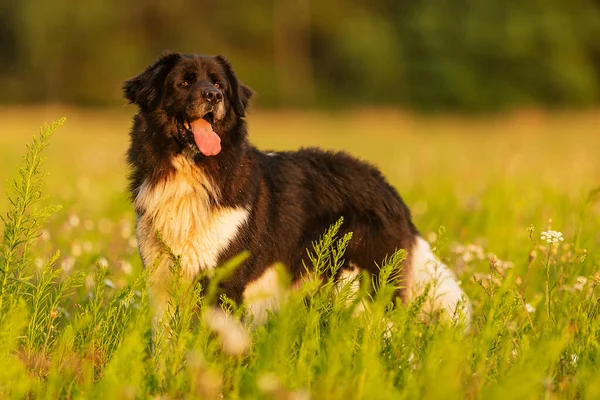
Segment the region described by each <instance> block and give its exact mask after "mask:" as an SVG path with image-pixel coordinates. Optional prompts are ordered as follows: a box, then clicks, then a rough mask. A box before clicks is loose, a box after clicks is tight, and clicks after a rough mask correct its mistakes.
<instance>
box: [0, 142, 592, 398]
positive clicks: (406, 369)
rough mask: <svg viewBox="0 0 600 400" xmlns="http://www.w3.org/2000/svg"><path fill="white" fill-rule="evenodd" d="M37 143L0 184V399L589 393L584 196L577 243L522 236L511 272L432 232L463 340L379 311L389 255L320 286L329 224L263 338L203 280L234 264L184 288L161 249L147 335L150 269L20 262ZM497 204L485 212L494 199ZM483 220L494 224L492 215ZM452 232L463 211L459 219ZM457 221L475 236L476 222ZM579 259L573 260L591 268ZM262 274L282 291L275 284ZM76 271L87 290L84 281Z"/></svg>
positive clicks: (438, 326) (389, 275)
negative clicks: (466, 315)
mask: <svg viewBox="0 0 600 400" xmlns="http://www.w3.org/2000/svg"><path fill="white" fill-rule="evenodd" d="M44 132H45V131H43V132H42V135H41V136H40V138H36V139H35V140H34V145H32V146H30V147H29V153H28V155H27V156H26V157H25V158H24V160H25V161H24V164H23V165H24V167H22V168H21V171H24V172H22V173H20V177H19V178H17V179H16V180H15V182H14V183H13V185H12V186H13V187H17V188H27V187H28V185H26V184H25V183H24V182H25V181H29V182H34V183H35V184H29V187H30V189H26V190H21V189H19V191H18V192H16V193H17V194H16V195H13V196H12V197H11V204H12V205H13V206H12V207H11V209H10V211H9V213H8V217H7V218H5V234H4V237H5V239H4V243H5V245H4V247H3V253H2V259H1V260H2V263H3V265H4V266H5V268H4V270H3V271H5V273H6V272H8V273H9V275H7V276H8V277H9V278H7V282H8V283H7V284H5V286H3V288H4V293H5V294H4V304H3V312H2V314H1V315H0V363H1V364H2V365H3V368H2V369H0V397H1V398H6V399H11V398H15V399H20V398H26V397H32V398H155V397H165V398H199V399H200V398H201V399H218V398H239V399H243V398H248V399H257V398H258V399H263V398H264V399H270V398H276V399H280V398H301V399H302V398H309V397H310V398H317V399H321V398H324V399H344V400H346V399H372V398H376V399H404V398H406V399H412V398H443V399H447V398H457V399H459V398H460V399H463V398H473V399H474V398H486V399H487V398H492V399H493V398H502V399H504V398H537V397H542V396H544V397H546V398H552V397H560V398H563V397H564V398H583V397H588V398H595V397H596V396H597V395H598V393H600V386H598V383H597V382H598V381H599V380H600V373H599V371H598V368H597V360H598V356H599V355H600V344H599V343H598V339H597V338H598V332H600V307H599V304H600V296H599V294H600V293H599V292H598V290H599V289H598V288H599V286H600V275H598V271H597V268H598V265H599V261H600V259H599V258H598V254H597V252H594V251H592V249H593V246H594V244H597V241H598V238H597V235H596V236H594V235H595V233H594V232H597V229H598V228H600V225H599V224H600V220H598V218H597V215H598V214H597V210H595V208H594V207H595V206H596V205H597V204H596V201H597V189H596V190H592V191H591V192H589V193H588V194H586V195H585V196H583V197H582V198H583V200H582V202H581V203H582V204H581V208H577V209H575V211H573V213H574V214H575V215H576V218H575V219H574V221H576V222H575V223H574V225H575V226H574V227H573V228H572V231H573V232H576V234H573V235H570V234H569V235H567V234H565V242H564V243H562V242H561V243H557V244H556V245H549V244H548V243H545V242H543V241H542V242H540V240H538V237H541V236H540V233H541V232H539V230H538V231H536V230H535V229H534V228H533V227H531V228H530V229H529V230H528V231H527V230H526V229H523V232H522V234H518V235H517V238H516V239H515V240H516V241H517V242H518V243H517V246H516V247H515V249H516V250H515V252H514V254H512V259H513V260H515V261H514V263H513V264H510V263H508V262H506V261H502V260H500V259H498V257H496V256H494V255H489V254H486V252H485V251H484V249H483V248H481V247H479V246H478V245H475V244H469V245H465V246H462V247H460V246H457V245H456V244H455V243H451V242H450V238H451V234H450V232H453V231H454V230H452V229H440V230H438V232H437V234H436V235H435V236H436V238H435V244H436V249H437V251H438V252H439V253H440V254H439V255H440V256H441V257H442V258H443V259H444V260H445V261H447V262H448V264H449V265H452V266H453V267H454V268H455V269H457V270H458V271H459V274H460V276H461V277H462V281H463V286H465V290H466V291H467V292H468V293H469V295H470V298H471V300H472V303H473V316H474V319H473V324H472V326H471V328H470V329H468V330H466V331H465V329H464V327H463V326H458V327H457V326H455V324H454V323H452V322H451V321H449V320H447V319H444V318H438V316H428V318H423V316H422V315H421V313H420V311H419V310H420V308H421V306H422V305H423V304H424V303H425V302H426V301H427V298H428V295H429V293H430V291H431V289H432V288H431V287H430V288H427V290H426V291H425V293H423V294H422V295H421V296H419V297H418V298H416V299H414V300H412V301H411V302H410V303H409V304H406V305H403V304H401V302H398V304H394V301H395V300H394V292H395V289H396V287H398V286H403V285H404V282H402V281H401V279H400V276H399V271H401V268H403V267H404V261H405V259H406V255H407V254H406V253H405V252H404V251H402V250H399V251H397V252H396V253H394V254H392V255H390V256H389V257H388V258H387V259H386V260H382V262H381V264H380V265H379V267H380V268H379V269H380V273H379V275H378V276H377V277H374V278H371V277H369V276H366V275H365V276H357V277H355V278H352V279H348V280H345V281H342V283H341V284H338V283H336V282H335V281H334V279H333V278H332V275H334V274H335V273H336V272H339V270H340V269H344V268H346V267H348V266H347V265H346V264H345V263H344V252H345V250H346V248H347V246H348V243H349V242H350V241H351V240H352V235H351V233H350V232H347V231H346V230H345V229H344V224H343V220H342V219H340V220H339V221H338V222H336V223H335V224H334V225H333V226H331V227H330V228H329V229H328V230H327V231H326V232H324V234H323V235H322V236H321V237H320V238H319V239H318V240H317V241H316V242H315V243H314V244H313V246H312V248H311V249H309V250H308V255H309V257H308V258H309V260H310V262H309V263H308V264H307V265H306V266H305V267H306V270H307V274H306V277H305V278H304V280H303V281H301V282H299V283H295V284H297V286H298V287H297V290H293V291H289V292H286V295H285V296H283V299H282V301H281V305H280V309H279V311H278V312H276V313H272V314H271V315H270V316H269V318H268V320H267V321H266V323H265V324H263V325H257V324H253V321H252V319H251V318H250V317H249V316H248V315H247V312H246V310H245V308H244V306H243V305H239V304H236V303H235V302H233V301H232V300H230V299H227V298H226V297H224V296H222V295H221V294H220V293H219V285H218V282H219V281H221V280H223V279H227V277H228V276H229V275H230V274H231V272H232V271H233V270H235V268H237V267H238V266H239V265H240V263H242V262H243V261H244V260H245V258H246V257H247V254H242V255H240V256H238V257H236V258H234V259H233V260H231V261H230V262H228V263H227V264H226V265H224V266H223V267H222V268H220V269H218V270H217V271H216V273H215V275H214V276H213V277H212V279H211V280H210V281H209V283H208V285H207V287H202V286H201V285H200V284H199V282H194V284H189V283H188V282H186V281H185V280H184V279H182V277H181V271H180V270H181V268H180V264H179V263H180V257H179V256H178V255H176V254H173V253H172V252H171V251H170V250H169V249H168V248H165V252H164V255H165V256H167V257H169V260H170V265H171V272H172V274H173V276H174V278H173V279H172V280H171V282H170V288H169V300H168V305H167V308H166V311H165V314H164V317H163V320H162V322H160V321H153V319H152V314H151V312H150V310H149V298H148V293H147V292H146V286H147V280H148V278H149V274H151V273H152V269H149V270H145V271H141V272H139V273H138V274H136V273H132V274H131V276H128V277H127V278H126V279H122V277H121V276H120V275H118V274H117V271H116V269H115V268H112V267H107V266H105V265H104V263H103V262H98V263H94V266H93V268H92V270H90V271H86V270H85V267H84V264H82V263H77V264H75V265H74V266H72V268H65V267H64V264H61V258H59V253H58V252H56V251H55V250H52V252H51V253H50V254H53V256H51V257H49V258H48V259H47V261H46V262H43V263H42V264H41V265H40V266H36V265H35V264H34V262H33V261H32V258H33V257H34V254H35V255H37V250H38V248H37V247H38V246H41V245H42V242H41V241H39V240H38V241H34V240H35V239H36V238H37V236H38V234H39V229H40V227H41V225H40V224H41V222H42V220H43V219H44V218H43V217H45V216H47V215H48V214H49V212H48V210H47V209H46V211H45V212H44V213H42V214H39V212H37V211H35V209H34V208H33V206H35V204H36V203H35V201H33V200H27V198H28V196H29V198H30V199H40V198H42V196H41V195H40V194H39V188H40V187H39V184H40V183H41V176H43V175H42V174H41V170H40V168H39V165H40V164H39V163H37V161H35V160H41V154H40V153H41V150H43V148H44V147H45V145H44V146H40V143H45V144H47V139H48V137H49V135H46V134H45V133H44ZM42 138H44V139H43V140H42ZM31 160H33V161H31ZM35 165H38V167H37V168H34V167H33V166H35ZM31 193H38V194H36V195H31ZM496 195H497V194H494V193H492V194H489V195H487V196H491V197H490V201H492V200H493V199H495V198H497V197H500V198H504V197H503V196H496ZM15 205H16V206H15ZM19 205H20V206H19ZM553 205H554V206H556V207H559V206H560V205H561V202H560V201H555V202H554V203H553ZM19 207H20V208H19ZM565 208H567V207H565ZM575 208H576V207H575ZM15 210H17V211H15ZM19 210H20V211H19ZM484 212H485V213H486V215H487V217H488V218H492V214H491V211H490V210H485V211H484ZM467 214H468V215H467ZM32 215H33V216H34V217H31V216H32ZM19 216H20V217H19ZM42 216H43V217H42ZM468 217H472V213H471V212H470V211H469V212H468V213H465V215H462V214H460V215H459V216H458V217H457V219H459V220H460V218H468ZM502 218H504V216H502ZM19 221H21V222H19ZM448 223H450V224H452V223H453V221H448ZM456 223H460V224H462V225H463V226H469V227H471V228H473V227H477V220H468V219H465V220H462V221H458V222H456ZM19 224H21V225H19ZM577 224H581V225H577ZM19 226H21V228H19ZM23 226H25V227H26V228H27V229H24V228H22V227H23ZM63 228H64V226H63ZM495 228H496V229H500V228H502V226H500V225H497V226H495ZM512 228H513V229H514V227H512ZM550 228H551V227H550V226H548V229H550ZM58 229H61V228H57V230H58ZM477 229H481V228H480V227H477ZM442 236H443V237H442ZM528 236H529V237H528ZM19 238H21V239H19ZM503 239H505V238H503ZM432 240H433V239H432ZM108 242H109V241H108V239H107V243H108ZM6 243H8V245H6ZM11 243H12V244H13V245H11ZM15 243H16V244H15ZM577 243H581V244H585V245H586V246H588V248H589V249H590V250H591V251H590V252H589V254H588V252H586V251H584V250H585V249H584V248H582V247H581V245H577ZM131 257H137V255H133V256H131ZM276 271H277V273H278V276H279V280H280V283H281V286H282V287H283V288H288V287H289V286H290V285H291V282H290V277H289V276H287V274H286V273H285V269H284V268H283V267H280V266H278V267H276ZM88 272H90V275H89V276H90V277H93V278H92V279H91V280H89V281H88V279H86V278H83V275H84V274H87V273H88ZM5 275H6V274H5ZM13 277H18V278H19V279H18V280H16V279H13ZM113 281H114V282H113ZM115 282H117V283H115ZM546 288H548V289H546ZM218 299H219V300H220V303H221V304H222V309H221V308H219V307H218V306H216V304H217V300H218ZM432 317H433V318H432Z"/></svg>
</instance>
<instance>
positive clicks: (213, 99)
mask: <svg viewBox="0 0 600 400" xmlns="http://www.w3.org/2000/svg"><path fill="white" fill-rule="evenodd" d="M202 97H204V100H206V101H208V102H209V103H212V104H217V103H219V102H221V100H223V93H221V92H220V91H219V89H216V88H209V89H204V90H203V91H202Z"/></svg>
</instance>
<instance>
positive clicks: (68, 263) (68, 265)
mask: <svg viewBox="0 0 600 400" xmlns="http://www.w3.org/2000/svg"><path fill="white" fill-rule="evenodd" d="M73 266H75V257H72V256H67V257H65V258H64V259H63V260H62V262H61V263H60V267H61V268H62V269H63V271H65V272H67V273H68V272H70V271H71V270H72V269H73Z"/></svg>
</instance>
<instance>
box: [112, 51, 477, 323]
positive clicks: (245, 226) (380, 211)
mask: <svg viewBox="0 0 600 400" xmlns="http://www.w3.org/2000/svg"><path fill="white" fill-rule="evenodd" d="M123 89H124V92H125V97H126V98H127V99H128V100H129V101H131V102H132V103H135V104H136V105H137V106H138V107H139V112H138V113H137V115H136V116H135V117H134V123H133V128H132V130H131V133H130V139H131V143H130V147H129V150H128V161H129V164H130V166H131V175H130V182H131V186H130V189H131V192H132V195H133V200H134V205H135V210H136V214H137V238H138V243H139V251H140V254H141V257H142V260H143V263H144V265H146V266H148V265H150V264H152V263H153V262H154V260H155V259H156V258H157V257H158V255H159V254H160V252H161V250H162V248H161V243H159V241H158V239H157V238H156V234H155V233H156V232H157V231H159V232H160V233H161V234H162V238H163V240H164V242H165V243H166V244H167V245H168V246H169V247H170V248H171V250H172V251H173V253H175V254H179V255H181V257H182V258H181V261H182V269H183V273H184V275H185V276H186V277H188V278H190V279H193V278H194V277H195V276H197V275H198V274H199V273H200V272H202V271H207V270H211V269H215V268H218V266H219V265H220V264H221V263H222V262H223V261H225V260H227V259H229V258H231V257H233V256H235V255H237V254H239V253H241V252H242V251H245V250H247V251H249V253H250V257H249V258H248V259H247V260H246V261H245V262H244V264H243V265H241V267H240V268H239V269H237V270H236V272H235V273H234V275H233V276H232V277H231V278H230V279H228V280H227V281H226V282H224V283H223V290H224V291H225V293H226V294H227V295H228V296H229V297H230V298H232V299H234V300H236V301H238V302H246V303H247V307H248V308H249V309H250V311H251V312H252V313H253V314H254V315H255V318H256V319H261V318H264V311H265V309H267V308H276V304H277V296H279V295H280V291H279V289H278V282H277V273H276V271H275V269H274V267H273V266H274V264H276V263H282V264H284V265H285V266H286V267H287V268H288V270H289V273H290V275H291V277H292V279H293V280H294V281H298V280H300V279H301V277H302V274H303V273H304V272H305V269H304V267H303V261H305V262H306V261H307V260H306V257H307V251H306V249H307V248H310V247H311V242H313V241H314V240H316V239H317V238H318V237H319V235H321V234H322V233H323V232H324V231H325V230H326V229H327V228H328V227H329V226H330V225H331V224H333V223H334V222H336V221H337V220H338V219H339V218H340V217H342V216H343V217H344V224H343V230H344V231H351V232H353V239H352V241H351V242H350V245H349V246H348V249H347V251H346V255H345V259H346V261H347V262H346V264H345V267H344V268H343V269H342V270H341V271H339V273H338V274H339V276H338V277H337V278H338V279H342V278H344V279H346V278H351V277H353V276H356V275H358V274H359V272H360V269H364V270H366V271H368V272H369V273H371V274H377V273H378V267H377V265H376V263H379V262H381V261H382V260H383V259H384V258H385V257H386V256H388V255H391V254H392V253H393V252H394V251H395V250H397V249H405V250H407V252H408V258H407V260H406V265H405V266H404V268H402V270H401V271H400V275H401V278H402V279H401V280H402V288H399V289H398V295H400V296H401V297H402V298H403V299H404V300H407V299H408V298H409V297H410V296H411V295H413V294H414V293H416V292H418V288H419V287H422V286H423V285H424V284H426V283H427V282H432V281H433V282H435V283H436V285H435V286H436V288H435V289H434V292H435V295H434V296H433V297H432V299H433V300H432V303H433V304H432V306H435V307H440V308H444V309H446V310H447V311H448V312H449V313H451V314H452V313H454V311H455V308H456V306H457V304H460V303H459V300H460V299H461V297H462V296H463V291H462V290H461V288H460V287H459V285H458V283H457V281H456V279H455V277H454V275H453V273H452V272H451V271H450V270H449V269H448V268H447V267H446V266H445V265H443V264H441V263H440V262H439V261H437V260H436V258H435V256H434V255H433V254H432V252H431V249H430V247H429V245H428V243H427V242H426V241H425V240H423V239H422V238H421V237H420V236H419V233H418V231H417V229H416V228H415V226H414V225H413V223H412V221H411V216H410V211H409V209H408V207H407V206H406V205H405V204H404V202H403V201H402V199H401V198H400V196H399V195H398V193H397V192H396V190H395V189H394V188H393V187H392V186H390V184H388V183H387V182H386V180H385V179H384V177H383V176H382V174H381V173H380V172H379V171H378V170H377V169H376V168H374V167H373V166H371V165H369V164H367V163H365V162H362V161H359V160H357V159H356V158H353V157H351V156H350V155H348V154H345V153H339V152H338V153H334V152H327V151H322V150H319V149H315V148H308V149H302V150H300V151H295V152H269V153H265V152H262V151H259V150H258V149H256V148H255V147H253V146H252V145H251V144H250V143H249V142H248V139H247V127H246V122H245V121H244V116H245V114H246V108H247V106H248V101H249V99H250V97H251V95H252V91H251V90H250V89H249V88H248V87H247V86H245V85H244V84H243V83H241V82H240V81H239V80H238V79H237V77H236V76H235V74H234V72H233V70H232V68H231V65H230V64H229V63H228V61H227V60H226V59H225V58H223V57H221V56H216V57H210V56H203V55H187V54H179V53H168V54H165V55H163V56H162V57H160V58H159V59H158V61H156V62H155V63H154V64H152V65H151V66H149V67H148V68H147V69H146V70H145V71H143V72H142V73H140V74H139V75H137V76H136V77H134V78H132V79H130V80H128V81H126V82H125V83H124V86H123ZM282 129H283V128H282ZM307 265H308V263H307ZM168 282H169V268H168V261H167V260H165V261H162V262H161V263H160V264H159V265H158V267H157V270H156V272H155V273H154V276H153V277H152V278H151V290H152V294H153V297H154V298H155V300H156V302H157V303H158V307H161V304H162V303H163V302H164V293H165V287H166V286H167V285H168ZM258 293H261V294H262V295H261V296H258V298H259V299H260V300H253V298H254V297H256V295H257V294H258ZM265 293H266V294H267V295H269V296H270V297H268V296H267V298H265V296H264V294H265ZM461 303H462V302H461ZM463 313H464V314H466V318H467V319H469V318H470V306H469V305H468V304H466V307H465V308H464V310H463Z"/></svg>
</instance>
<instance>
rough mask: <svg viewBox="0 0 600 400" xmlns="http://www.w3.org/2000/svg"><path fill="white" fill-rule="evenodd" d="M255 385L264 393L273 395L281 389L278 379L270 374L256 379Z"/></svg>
mask: <svg viewBox="0 0 600 400" xmlns="http://www.w3.org/2000/svg"><path fill="white" fill-rule="evenodd" d="M256 384H257V386H258V388H259V389H260V390H262V391H263V392H265V393H274V392H276V391H277V390H279V388H280V387H281V384H280V383H279V379H277V377H276V376H275V375H274V374H272V373H268V374H264V375H262V376H261V377H260V378H258V380H257V381H256Z"/></svg>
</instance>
